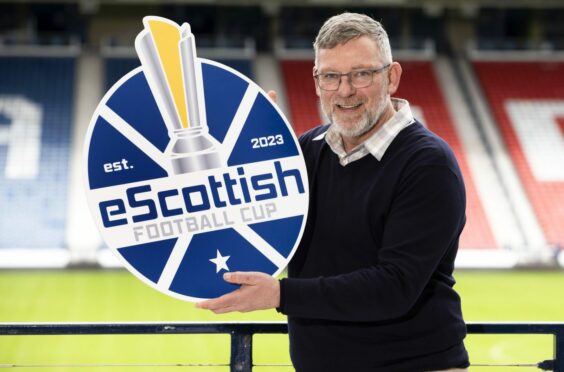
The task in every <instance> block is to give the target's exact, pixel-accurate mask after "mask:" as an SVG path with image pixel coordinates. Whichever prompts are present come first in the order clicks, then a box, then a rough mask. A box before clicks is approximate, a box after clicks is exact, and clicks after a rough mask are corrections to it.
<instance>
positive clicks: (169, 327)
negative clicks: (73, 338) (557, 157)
mask: <svg viewBox="0 0 564 372" xmlns="http://www.w3.org/2000/svg"><path fill="white" fill-rule="evenodd" d="M467 329H468V333H470V334H520V335H526V334H547V335H548V334H550V335H553V336H554V359H550V360H544V361H541V362H538V363H536V364H527V365H520V366H527V367H531V366H535V367H538V368H540V369H542V370H545V371H556V372H564V323H468V324H467ZM257 333H263V334H267V333H270V334H273V333H288V327H287V324H286V323H284V322H275V323H272V322H268V323H267V322H264V323H263V322H256V323H240V322H226V323H204V322H180V323H0V336H31V335H50V336H54V335H141V334H153V335H155V334H157V335H163V334H229V335H230V336H231V356H230V363H229V366H230V369H231V372H251V371H252V368H253V357H252V355H253V354H252V349H253V335H254V334H257ZM11 367H18V365H15V364H0V368H11Z"/></svg>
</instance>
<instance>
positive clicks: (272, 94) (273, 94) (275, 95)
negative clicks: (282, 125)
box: [266, 90, 278, 102]
mask: <svg viewBox="0 0 564 372" xmlns="http://www.w3.org/2000/svg"><path fill="white" fill-rule="evenodd" d="M266 94H268V97H270V99H271V100H273V101H274V102H276V101H277V99H278V93H276V91H275V90H269V91H268V92H266Z"/></svg>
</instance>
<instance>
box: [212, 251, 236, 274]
mask: <svg viewBox="0 0 564 372" xmlns="http://www.w3.org/2000/svg"><path fill="white" fill-rule="evenodd" d="M229 257H231V256H222V255H221V253H220V252H219V249H218V250H217V254H216V256H215V258H210V261H211V262H213V263H214V264H215V272H216V274H217V273H218V272H219V271H220V270H221V269H224V270H226V271H229V267H228V266H227V260H228V259H229Z"/></svg>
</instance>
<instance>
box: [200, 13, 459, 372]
mask: <svg viewBox="0 0 564 372" xmlns="http://www.w3.org/2000/svg"><path fill="white" fill-rule="evenodd" d="M314 48H315V67H314V69H313V76H314V79H315V83H316V92H317V95H318V96H319V98H320V100H321V105H322V108H323V111H324V112H325V114H326V115H327V117H328V118H329V119H330V122H331V124H329V125H324V126H320V127H317V128H314V129H312V130H311V131H309V132H307V133H305V134H304V135H303V136H302V137H301V138H300V144H301V146H302V150H303V153H304V157H305V159H306V164H307V169H308V175H309V180H310V195H311V196H310V209H309V216H308V221H307V225H306V230H305V232H304V235H303V238H302V241H301V242H300V246H299V248H298V250H297V252H296V254H295V256H294V257H293V259H292V262H291V263H290V266H289V271H288V278H286V279H282V280H280V281H278V280H276V279H274V278H271V277H269V276H268V275H265V274H261V273H227V274H226V275H225V279H226V280H227V281H228V282H231V283H237V284H241V287H240V289H238V290H237V291H234V292H232V293H230V294H227V295H224V296H222V297H220V298H217V299H213V300H209V301H204V302H202V303H200V304H198V306H199V307H201V308H205V309H210V310H213V311H214V312H216V313H224V312H229V311H251V310H257V309H268V308H277V309H278V310H279V311H280V312H282V313H284V314H286V315H287V316H288V327H289V335H290V354H291V357H292V362H293V363H294V366H295V367H296V369H297V370H298V371H306V372H309V371H438V370H452V371H457V370H465V368H466V367H467V366H468V355H467V352H466V350H465V347H464V343H463V339H464V337H465V335H466V326H465V323H464V321H463V318H462V313H461V305H460V298H459V296H458V295H457V293H456V292H455V291H454V290H453V288H452V287H453V285H454V283H455V281H454V279H453V277H452V272H453V269H454V259H455V256H456V253H457V249H458V240H459V236H460V233H461V232H462V229H463V226H464V223H465V212H464V211H465V203H466V200H465V191H464V184H463V180H462V176H461V173H460V170H459V168H458V165H457V162H456V159H455V157H454V155H453V153H452V151H451V149H450V148H449V146H448V145H447V144H446V143H445V142H444V141H443V140H441V139H440V138H438V137H437V136H436V135H434V134H433V133H431V132H429V131H428V130H426V129H425V128H424V127H423V126H422V125H421V124H420V123H419V122H417V121H416V120H415V119H414V118H413V116H412V114H411V110H410V108H409V103H408V102H407V101H405V100H402V99H397V98H391V95H392V94H394V93H395V92H396V90H397V88H398V86H399V83H400V77H401V73H402V69H401V66H400V64H399V63H397V62H393V60H392V55H391V50H390V45H389V40H388V37H387V34H386V32H385V30H384V29H383V28H382V26H381V25H380V23H378V22H376V21H375V20H373V19H372V18H370V17H368V16H365V15H360V14H353V13H344V14H341V15H338V16H335V17H332V18H330V19H329V20H327V21H326V22H325V24H324V25H323V26H322V28H321V30H320V31H319V35H318V36H317V38H316V40H315V43H314Z"/></svg>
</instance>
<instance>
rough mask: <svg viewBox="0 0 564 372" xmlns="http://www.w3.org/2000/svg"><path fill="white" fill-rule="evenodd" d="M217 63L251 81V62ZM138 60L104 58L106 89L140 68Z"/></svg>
mask: <svg viewBox="0 0 564 372" xmlns="http://www.w3.org/2000/svg"><path fill="white" fill-rule="evenodd" d="M214 60H216V61H217V62H219V63H223V64H224V65H227V66H229V67H231V68H233V69H235V70H237V71H239V72H240V73H242V74H243V75H245V76H247V77H249V78H250V79H253V70H252V64H251V61H249V60H248V59H221V60H217V59H214ZM140 65H141V63H140V62H139V59H138V58H106V59H105V71H106V84H105V86H106V89H109V88H110V87H111V86H112V85H113V84H114V83H115V82H116V81H118V80H119V79H120V78H121V77H122V76H124V75H125V74H126V73H128V72H129V71H131V70H133V69H134V68H136V67H138V66H140Z"/></svg>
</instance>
